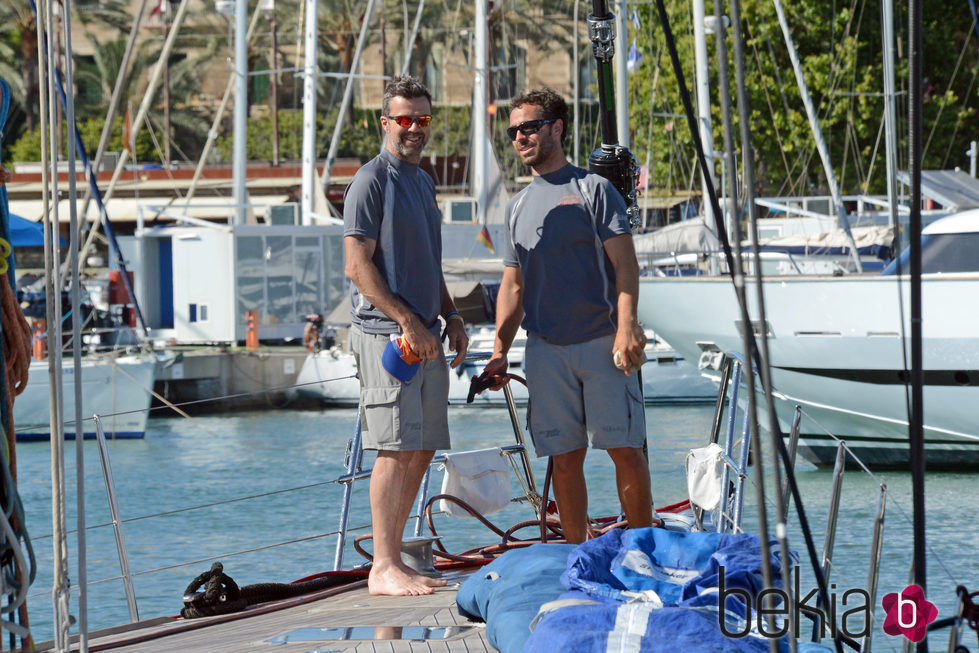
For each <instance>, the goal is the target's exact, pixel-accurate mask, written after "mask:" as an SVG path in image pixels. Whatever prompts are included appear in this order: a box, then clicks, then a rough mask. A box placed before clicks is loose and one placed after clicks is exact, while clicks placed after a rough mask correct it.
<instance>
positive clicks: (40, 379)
mask: <svg viewBox="0 0 979 653" xmlns="http://www.w3.org/2000/svg"><path fill="white" fill-rule="evenodd" d="M156 363H157V361H156V358H155V357H153V356H151V355H123V356H111V355H109V356H104V357H103V356H94V357H85V358H84V359H83V360H82V362H81V369H80V371H81V385H82V415H83V419H85V422H84V423H83V424H82V433H84V435H85V437H86V438H89V439H91V438H94V437H95V425H94V422H93V421H92V419H91V418H92V416H93V415H99V416H100V417H101V419H102V426H103V430H104V431H105V434H106V437H108V438H117V439H133V438H142V437H143V436H144V435H145V433H146V419H147V417H148V416H149V408H150V402H151V401H152V399H153V394H152V391H153V382H154V380H155V378H156ZM47 368H48V363H47V361H33V362H31V366H30V372H29V378H28V382H27V386H26V387H25V389H24V391H23V393H21V394H20V395H18V396H17V398H16V400H15V401H14V424H16V426H17V439H18V440H22V441H32V440H47V439H48V438H49V437H50V436H51V414H50V408H51V407H50V400H49V397H50V391H49V388H48V374H47V372H48V369H47ZM62 386H63V388H64V397H63V400H64V414H65V415H74V412H73V411H74V409H73V401H74V397H75V368H74V367H73V366H69V365H66V366H64V367H63V368H62ZM77 432H78V429H77V427H76V426H75V425H74V423H73V420H71V421H68V420H66V423H65V437H66V438H68V439H72V438H74V437H75V436H76V434H77Z"/></svg>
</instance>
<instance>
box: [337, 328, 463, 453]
mask: <svg viewBox="0 0 979 653" xmlns="http://www.w3.org/2000/svg"><path fill="white" fill-rule="evenodd" d="M389 339H390V337H389V336H387V335H375V334H371V333H364V332H363V331H361V330H360V329H358V328H357V327H354V326H351V327H350V349H351V351H353V353H354V357H355V359H356V361H357V370H358V373H359V376H360V407H361V428H362V431H363V446H364V449H379V450H384V451H422V450H428V449H432V450H434V449H448V448H449V417H448V407H449V368H448V365H447V363H446V362H445V354H444V353H442V352H441V351H440V352H439V357H438V358H437V359H435V360H423V361H422V362H421V363H419V365H421V369H419V370H418V372H417V373H416V374H415V376H414V378H413V379H411V381H409V382H408V383H401V382H400V381H398V380H397V379H396V378H394V377H393V376H391V375H390V374H388V372H387V370H385V369H384V367H382V366H381V354H382V353H383V352H384V348H385V347H386V346H387V344H388V340H389Z"/></svg>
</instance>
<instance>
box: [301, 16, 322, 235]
mask: <svg viewBox="0 0 979 653" xmlns="http://www.w3.org/2000/svg"><path fill="white" fill-rule="evenodd" d="M318 29H319V21H318V17H317V15H316V0H306V33H305V35H304V49H305V52H304V55H305V62H304V63H303V166H302V174H303V183H302V191H301V196H300V201H299V219H300V220H301V221H302V224H304V225H309V224H312V223H313V218H312V215H313V184H314V181H315V176H316V71H317V65H316V54H317V50H316V31H317V30H318Z"/></svg>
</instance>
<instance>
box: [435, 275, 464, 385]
mask: <svg viewBox="0 0 979 653" xmlns="http://www.w3.org/2000/svg"><path fill="white" fill-rule="evenodd" d="M440 284H441V288H442V311H441V315H442V317H443V318H445V333H446V336H447V337H448V339H449V351H454V352H455V353H456V355H455V358H453V359H452V363H451V365H452V367H453V368H456V367H459V366H460V365H462V363H463V362H464V361H465V360H466V350H467V349H468V348H469V335H468V334H467V333H466V325H465V323H464V322H463V321H462V320H461V319H457V318H455V317H452V318H449V315H451V314H452V313H456V315H458V312H457V311H456V305H455V302H453V301H452V295H450V294H449V289H448V287H447V286H446V285H445V277H442V279H441V281H440Z"/></svg>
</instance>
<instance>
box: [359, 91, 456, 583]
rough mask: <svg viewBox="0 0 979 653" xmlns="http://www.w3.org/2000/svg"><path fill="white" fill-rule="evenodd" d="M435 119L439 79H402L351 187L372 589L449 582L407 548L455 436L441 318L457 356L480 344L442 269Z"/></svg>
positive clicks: (385, 105)
mask: <svg viewBox="0 0 979 653" xmlns="http://www.w3.org/2000/svg"><path fill="white" fill-rule="evenodd" d="M431 122H432V98H431V95H430V94H429V92H428V89H426V88H425V87H424V86H423V85H422V84H421V83H420V82H418V80H416V79H414V78H413V77H410V76H403V77H395V78H394V79H393V80H391V82H390V83H389V84H388V85H387V86H386V87H385V89H384V98H383V101H382V115H381V127H382V128H383V129H384V133H385V135H386V143H385V146H384V149H383V150H381V153H380V154H379V155H378V156H376V157H375V158H373V159H372V160H370V161H369V162H368V163H366V164H365V165H364V166H363V167H361V169H360V170H358V171H357V174H356V175H354V178H353V181H351V182H350V185H349V186H348V187H347V190H346V193H345V195H344V206H343V227H344V228H343V233H344V239H343V241H344V255H345V257H346V261H345V272H346V275H347V277H348V278H349V279H350V280H351V281H352V282H353V283H352V285H351V292H350V299H351V327H350V345H351V349H352V350H353V352H354V356H355V357H356V360H357V369H358V373H359V376H360V384H361V396H360V404H361V415H362V418H363V419H362V425H363V429H364V433H363V442H364V448H365V449H375V450H377V459H376V461H375V463H374V469H373V471H372V473H371V482H370V503H371V521H372V527H373V539H374V560H373V564H372V566H371V571H370V576H369V578H368V589H369V590H370V592H371V594H395V595H419V594H431V593H432V592H433V591H434V589H433V588H435V587H439V586H442V585H445V581H442V580H437V579H433V578H428V577H426V576H424V575H422V574H420V573H418V572H417V571H415V570H413V569H411V568H409V567H408V566H407V565H405V564H404V562H402V560H401V538H402V536H403V534H404V529H405V524H406V523H407V520H408V515H409V513H410V511H411V505H412V503H413V500H414V497H415V495H416V494H417V492H418V487H419V485H420V484H421V480H422V477H423V476H424V474H425V470H426V469H427V468H428V465H429V463H430V462H431V460H432V456H433V455H434V453H435V450H436V449H448V448H449V427H448V410H447V407H448V396H449V372H448V366H447V365H446V360H445V353H444V352H443V351H442V345H441V343H440V341H439V338H438V334H439V330H440V326H441V322H440V320H439V318H440V317H441V318H442V320H443V321H444V322H445V324H446V328H445V330H446V334H447V336H448V340H449V349H450V350H453V351H455V352H456V356H455V359H454V360H453V361H452V367H457V366H459V365H460V364H462V362H463V360H464V359H465V356H466V348H467V347H468V345H469V340H468V337H467V336H466V327H465V324H464V322H463V320H462V318H461V317H460V316H459V313H458V312H457V311H456V310H455V305H454V304H453V302H452V297H451V296H450V295H449V292H448V290H447V289H446V286H445V279H444V278H443V276H442V230H441V227H442V217H441V214H440V212H439V209H438V204H437V203H436V200H435V182H434V181H433V180H432V178H431V176H429V174H428V173H426V172H425V171H424V170H422V169H421V168H419V167H418V164H419V163H420V161H421V153H422V149H423V148H424V147H425V143H427V142H428V138H429V135H430V124H431ZM393 336H403V337H404V340H405V341H406V342H407V345H408V347H409V348H410V350H411V351H412V352H414V354H415V355H416V356H417V357H419V358H421V359H422V360H421V362H420V363H417V365H419V366H420V368H419V370H418V371H417V372H416V373H415V374H414V375H413V376H412V377H411V379H410V380H408V381H401V380H399V379H398V378H395V377H394V376H392V374H389V373H388V371H387V370H386V369H385V368H384V367H383V365H382V362H381V361H382V354H383V352H384V349H385V347H387V346H388V343H389V340H390V339H391V338H392V337H393Z"/></svg>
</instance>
